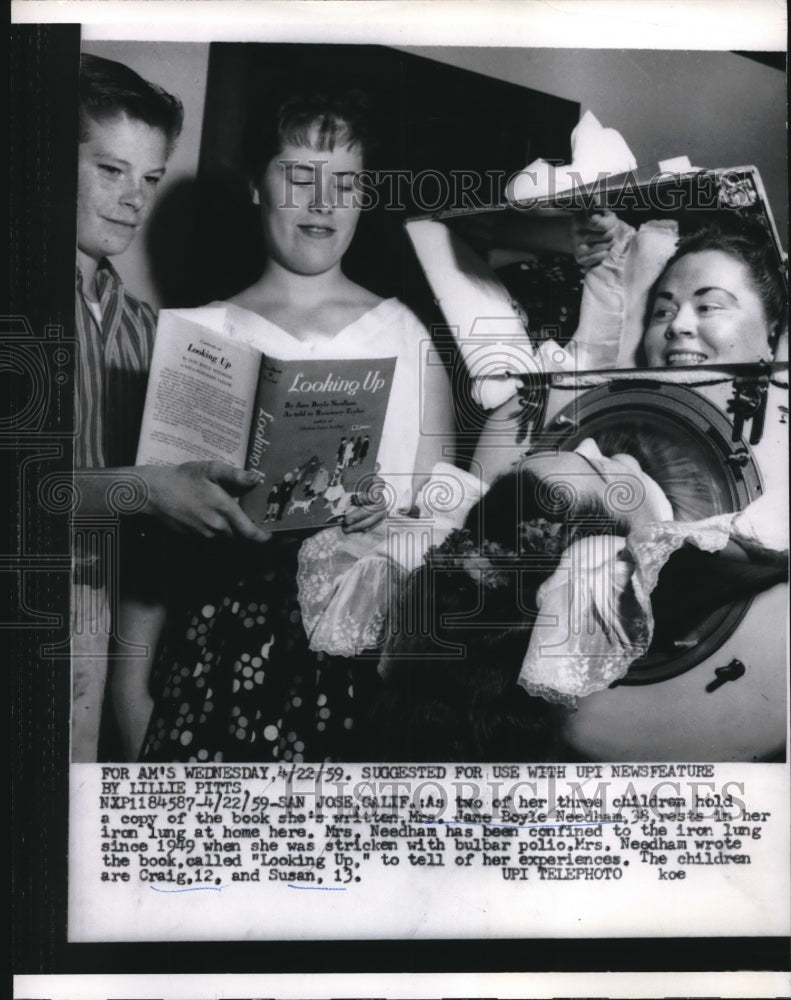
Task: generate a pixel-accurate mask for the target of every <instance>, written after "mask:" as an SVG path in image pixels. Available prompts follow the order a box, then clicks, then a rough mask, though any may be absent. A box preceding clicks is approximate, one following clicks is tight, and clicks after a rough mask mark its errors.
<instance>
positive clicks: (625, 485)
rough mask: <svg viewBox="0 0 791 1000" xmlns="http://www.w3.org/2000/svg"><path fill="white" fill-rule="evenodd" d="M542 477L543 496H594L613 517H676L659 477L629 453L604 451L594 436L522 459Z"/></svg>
mask: <svg viewBox="0 0 791 1000" xmlns="http://www.w3.org/2000/svg"><path fill="white" fill-rule="evenodd" d="M522 462H523V463H524V464H525V466H526V467H528V468H530V469H531V470H532V471H533V472H534V473H535V474H536V475H537V476H538V477H539V479H540V481H541V486H540V489H539V503H540V502H541V496H542V495H545V496H546V497H547V498H552V497H555V498H560V497H565V498H566V499H568V498H572V497H578V498H579V499H594V500H597V501H598V502H599V503H601V504H602V505H603V506H604V508H605V509H606V510H607V511H608V513H610V514H611V515H612V516H613V517H615V518H616V519H618V520H619V521H626V522H628V523H629V525H630V526H631V527H633V528H634V527H636V526H637V525H640V524H648V523H649V522H651V521H672V520H673V509H672V507H671V506H670V502H669V501H668V499H667V497H666V496H665V494H664V493H663V492H662V489H661V488H660V487H659V486H658V484H657V483H655V482H654V480H653V479H651V477H650V476H647V475H646V474H645V473H644V472H643V470H642V469H641V468H640V463H639V462H638V461H637V459H635V458H633V457H632V456H631V455H612V456H610V457H608V456H606V455H602V453H601V451H600V450H599V446H598V445H597V444H596V442H595V441H594V440H593V438H585V440H584V441H582V442H581V443H580V444H579V445H578V446H577V448H576V449H575V450H574V451H562V452H559V453H558V454H556V455H555V454H551V453H546V452H543V453H542V452H539V453H537V454H535V455H528V456H527V457H526V458H524V459H522Z"/></svg>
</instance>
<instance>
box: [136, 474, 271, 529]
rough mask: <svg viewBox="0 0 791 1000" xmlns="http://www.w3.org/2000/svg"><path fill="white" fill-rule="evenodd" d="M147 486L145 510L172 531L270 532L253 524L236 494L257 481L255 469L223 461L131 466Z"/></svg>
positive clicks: (246, 489) (250, 487)
mask: <svg viewBox="0 0 791 1000" xmlns="http://www.w3.org/2000/svg"><path fill="white" fill-rule="evenodd" d="M133 471H134V472H135V473H136V474H137V475H139V476H140V477H141V478H142V479H143V480H144V481H145V483H146V486H147V487H148V499H147V502H146V506H145V507H144V508H143V512H144V513H146V514H149V515H151V516H152V517H155V518H156V519H157V520H159V521H161V522H163V523H164V524H166V525H167V526H168V527H170V528H171V529H173V530H174V531H179V532H187V533H195V534H198V535H201V536H203V537H204V538H214V537H216V536H218V535H226V536H229V537H232V536H234V537H239V538H246V539H248V540H249V541H251V542H267V541H269V539H270V538H271V537H272V536H271V533H270V532H267V531H262V530H261V529H260V528H258V527H256V526H255V525H254V524H253V522H252V521H251V520H250V518H249V517H248V516H247V514H245V512H244V511H243V510H242V508H241V507H240V506H239V504H237V503H236V501H235V500H234V497H236V496H239V495H240V494H242V493H246V492H247V491H248V490H250V489H252V487H253V486H255V485H256V484H257V483H258V482H259V478H258V476H257V474H256V473H255V472H248V471H245V470H244V469H237V468H236V467H235V466H233V465H228V464H226V463H225V462H185V463H184V464H183V465H177V466H165V465H144V466H138V467H137V468H135V469H134V470H133Z"/></svg>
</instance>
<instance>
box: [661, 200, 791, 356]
mask: <svg viewBox="0 0 791 1000" xmlns="http://www.w3.org/2000/svg"><path fill="white" fill-rule="evenodd" d="M705 250H718V251H720V253H724V254H727V255H728V256H729V257H733V258H734V260H737V261H739V262H740V263H741V264H743V265H744V266H745V267H746V269H747V272H748V274H749V276H750V281H751V282H752V284H753V287H754V289H755V291H756V293H757V295H758V296H759V298H760V299H761V303H762V305H763V309H764V316H765V318H766V325H767V327H768V330H769V346H770V347H771V348H772V350H774V349H775V348H776V346H777V340H778V338H779V337H780V335H781V333H782V332H783V330H784V329H785V324H786V320H787V309H788V288H787V285H786V280H785V277H784V275H783V272H782V269H781V266H780V262H779V261H778V257H777V251H776V250H775V247H774V245H773V243H772V241H771V240H770V238H769V234H768V233H767V231H766V229H765V228H764V227H763V226H762V225H760V224H759V223H757V222H748V221H746V220H740V221H739V222H738V224H737V226H736V227H733V228H731V227H728V228H726V227H724V226H722V225H718V224H712V225H708V226H704V227H703V228H701V229H698V230H697V231H696V232H694V233H690V234H689V235H688V236H684V237H683V238H682V239H681V240H679V243H678V246H677V247H676V251H675V253H674V254H673V256H672V257H671V258H670V260H669V261H668V262H667V264H665V266H664V268H663V269H662V272H661V274H660V275H659V277H658V278H657V279H656V281H655V282H654V284H653V285H652V286H651V290H650V292H649V294H648V301H647V305H646V313H645V318H644V319H645V322H644V324H643V329H644V330H645V329H646V327H647V326H648V323H649V321H650V317H651V314H652V312H653V308H654V299H655V298H656V293H657V291H658V290H659V287H660V285H661V283H662V282H663V281H664V279H665V276H666V274H667V272H668V271H669V270H670V268H671V267H673V265H674V264H675V263H676V262H677V261H679V260H681V259H682V258H684V257H688V256H689V255H690V254H693V253H702V252H703V251H705Z"/></svg>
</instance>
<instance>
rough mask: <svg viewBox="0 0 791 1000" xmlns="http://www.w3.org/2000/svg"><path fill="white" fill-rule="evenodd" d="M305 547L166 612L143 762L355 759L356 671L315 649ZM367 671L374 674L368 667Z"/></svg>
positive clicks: (289, 547) (293, 547) (284, 546)
mask: <svg viewBox="0 0 791 1000" xmlns="http://www.w3.org/2000/svg"><path fill="white" fill-rule="evenodd" d="M300 541H301V539H289V540H288V543H285V542H281V543H280V544H279V546H278V549H277V553H278V558H277V560H276V561H275V560H267V562H268V563H269V565H265V567H264V569H262V570H259V571H256V572H248V573H246V574H245V576H244V578H243V579H240V580H237V581H236V582H235V584H234V585H233V586H232V587H231V588H229V589H226V592H225V593H224V594H218V595H215V597H213V598H211V599H206V600H205V601H203V602H201V603H199V604H198V605H196V606H194V607H192V608H190V609H188V610H187V611H186V612H185V613H183V614H181V613H179V612H177V611H176V610H175V609H172V608H171V609H169V612H168V627H167V634H166V638H165V642H164V644H163V648H162V650H161V653H160V655H159V658H158V663H157V665H156V667H155V670H154V673H153V677H152V694H153V696H154V699H155V706H154V711H153V713H152V716H151V721H150V723H149V727H148V732H147V733H146V737H145V740H144V743H143V751H142V754H141V759H142V760H151V761H184V762H203V761H206V762H212V761H215V762H219V761H262V762H265V761H283V762H288V763H298V762H300V761H323V760H354V759H357V754H356V748H355V746H354V742H353V741H354V687H355V685H354V680H353V673H354V666H355V665H354V663H353V661H351V660H345V659H342V658H338V657H330V656H327V655H325V654H324V653H314V652H312V651H311V650H310V649H309V648H308V641H307V637H306V636H305V631H304V628H303V627H302V620H301V617H300V612H299V605H298V603H297V591H296V554H297V551H298V548H299V544H300ZM364 669H366V670H367V671H368V672H371V671H373V672H375V669H376V668H375V666H374V665H373V664H372V663H371V662H370V661H367V662H366V663H365V665H364Z"/></svg>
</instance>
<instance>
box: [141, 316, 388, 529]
mask: <svg viewBox="0 0 791 1000" xmlns="http://www.w3.org/2000/svg"><path fill="white" fill-rule="evenodd" d="M190 312H191V313H192V315H189V314H188V313H186V312H182V311H179V310H163V311H162V312H161V313H160V315H159V322H158V324H157V335H156V340H155V344H154V352H153V357H152V363H151V372H150V375H149V381H148V389H147V393H146V401H145V407H144V410H143V421H142V426H141V432H140V443H139V447H138V452H137V460H136V461H137V464H138V465H179V464H181V463H182V462H189V461H205V460H219V461H222V462H227V463H229V464H231V465H235V466H238V467H243V468H246V469H252V470H254V471H255V472H257V473H258V474H259V477H260V480H261V481H260V484H259V485H257V486H254V487H253V488H252V489H251V490H250V491H249V492H247V493H245V494H244V495H243V496H242V497H241V498H240V501H239V502H240V504H241V507H242V509H243V510H244V511H245V512H246V513H247V515H248V516H249V517H250V519H251V520H252V521H253V522H254V523H255V524H257V525H258V526H260V527H261V528H263V529H264V530H267V531H285V530H294V529H295V528H315V527H319V526H321V525H325V524H332V523H335V522H337V521H340V520H341V519H342V518H343V517H344V515H345V514H346V513H347V512H348V511H349V510H350V509H351V508H352V507H354V506H355V505H358V504H359V503H361V502H362V498H363V496H364V495H365V493H366V492H367V491H369V490H370V489H371V488H372V486H373V484H374V481H375V476H376V472H377V469H378V466H377V464H376V456H377V451H378V448H379V443H380V439H381V436H382V429H383V426H384V420H385V415H386V413H387V403H388V399H389V396H390V390H391V387H392V383H393V376H394V374H395V365H396V359H395V358H392V357H390V358H388V357H384V358H371V359H344V358H341V359H338V358H333V359H331V360H326V359H315V358H312V357H311V358H308V359H305V358H278V357H273V356H272V355H271V353H264V351H262V350H261V349H260V347H257V346H255V344H253V343H251V342H249V340H247V339H243V338H239V337H234V336H228V335H227V333H226V332H221V331H220V330H219V329H217V328H215V327H217V326H219V325H220V322H219V321H220V319H221V315H222V311H221V310H217V309H214V310H212V309H211V308H207V309H205V310H194V311H190ZM195 317H197V318H195ZM198 319H201V320H204V321H205V325H204V322H198V321H197V320H198ZM225 329H226V330H227V328H225ZM284 346H285V348H286V351H288V350H289V345H284ZM290 350H291V352H292V353H293V347H291V348H290Z"/></svg>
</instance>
